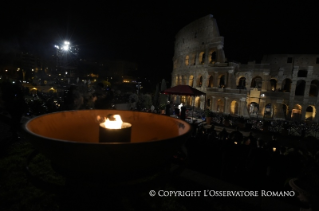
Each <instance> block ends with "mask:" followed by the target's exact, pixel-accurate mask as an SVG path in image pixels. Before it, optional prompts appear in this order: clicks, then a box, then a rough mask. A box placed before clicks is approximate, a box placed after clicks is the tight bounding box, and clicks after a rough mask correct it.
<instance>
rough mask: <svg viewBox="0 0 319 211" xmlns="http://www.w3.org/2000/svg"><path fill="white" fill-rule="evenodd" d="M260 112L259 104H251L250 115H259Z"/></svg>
mask: <svg viewBox="0 0 319 211" xmlns="http://www.w3.org/2000/svg"><path fill="white" fill-rule="evenodd" d="M258 111H259V104H258V103H255V102H252V103H250V105H249V114H250V115H257V114H258Z"/></svg>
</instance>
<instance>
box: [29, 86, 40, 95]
mask: <svg viewBox="0 0 319 211" xmlns="http://www.w3.org/2000/svg"><path fill="white" fill-rule="evenodd" d="M30 94H31V95H36V94H38V89H37V88H35V87H33V88H32V89H30Z"/></svg>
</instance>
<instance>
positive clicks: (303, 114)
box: [300, 101, 308, 120]
mask: <svg viewBox="0 0 319 211" xmlns="http://www.w3.org/2000/svg"><path fill="white" fill-rule="evenodd" d="M307 107H308V101H307V102H305V103H304V104H302V108H301V109H302V110H301V118H300V120H305V117H306V110H307Z"/></svg>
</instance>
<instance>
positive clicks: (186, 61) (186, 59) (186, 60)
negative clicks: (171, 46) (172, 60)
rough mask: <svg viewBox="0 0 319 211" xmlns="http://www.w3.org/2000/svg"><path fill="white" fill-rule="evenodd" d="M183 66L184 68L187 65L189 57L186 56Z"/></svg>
mask: <svg viewBox="0 0 319 211" xmlns="http://www.w3.org/2000/svg"><path fill="white" fill-rule="evenodd" d="M185 65H186V66H188V65H189V56H188V55H187V56H186V57H185Z"/></svg>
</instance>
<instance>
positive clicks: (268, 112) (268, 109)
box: [264, 103, 273, 118]
mask: <svg viewBox="0 0 319 211" xmlns="http://www.w3.org/2000/svg"><path fill="white" fill-rule="evenodd" d="M272 115H273V108H272V106H271V103H268V104H267V105H266V106H265V111H264V117H265V118H272Z"/></svg>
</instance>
